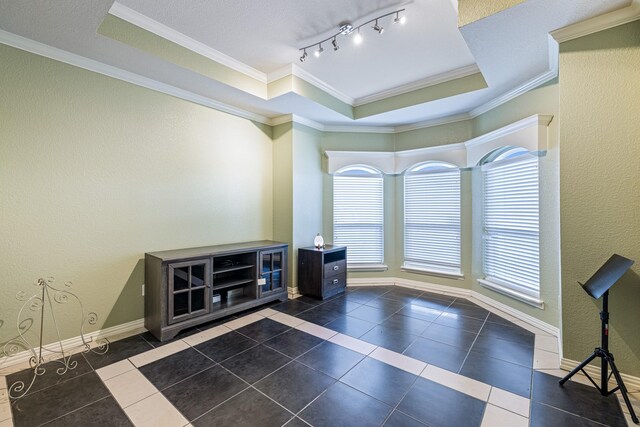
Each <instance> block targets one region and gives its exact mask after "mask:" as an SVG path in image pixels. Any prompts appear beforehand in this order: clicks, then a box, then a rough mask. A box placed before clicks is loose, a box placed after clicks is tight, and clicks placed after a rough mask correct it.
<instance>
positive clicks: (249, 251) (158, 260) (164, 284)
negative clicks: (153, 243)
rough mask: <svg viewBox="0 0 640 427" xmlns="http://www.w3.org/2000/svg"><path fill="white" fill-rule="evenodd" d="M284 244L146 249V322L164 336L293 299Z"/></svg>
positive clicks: (155, 333) (161, 338) (170, 335)
mask: <svg viewBox="0 0 640 427" xmlns="http://www.w3.org/2000/svg"><path fill="white" fill-rule="evenodd" d="M287 252H288V247H287V245H286V244H284V243H279V242H272V241H259V242H247V243H238V244H232V245H219V246H207V247H202V248H189V249H178V250H170V251H161V252H150V253H147V254H145V307H144V308H145V327H146V328H147V330H149V331H150V332H151V333H152V334H153V335H154V336H155V337H156V338H158V339H159V340H160V341H165V340H167V339H171V338H173V337H174V336H175V335H177V334H178V333H179V332H180V331H181V330H182V329H186V328H190V327H192V326H196V325H198V324H201V323H204V322H209V321H211V320H215V319H217V318H220V317H224V316H228V315H230V314H233V313H237V312H239V311H242V310H247V309H249V308H253V307H256V306H258V305H261V304H265V303H267V302H270V301H274V300H281V301H285V300H286V299H287V297H288V296H287V265H288V264H287V260H288V257H287Z"/></svg>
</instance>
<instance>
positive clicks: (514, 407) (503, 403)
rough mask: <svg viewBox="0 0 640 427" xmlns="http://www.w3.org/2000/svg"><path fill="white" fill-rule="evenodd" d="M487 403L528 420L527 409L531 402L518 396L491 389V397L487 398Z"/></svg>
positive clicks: (498, 389)
mask: <svg viewBox="0 0 640 427" xmlns="http://www.w3.org/2000/svg"><path fill="white" fill-rule="evenodd" d="M489 403H491V404H492V405H495V406H499V407H500V408H503V409H506V410H507V411H511V412H515V413H516V414H518V415H522V416H523V417H527V418H529V407H530V405H531V401H530V400H529V399H527V398H526V397H522V396H518V395H517V394H513V393H510V392H508V391H505V390H502V389H500V388H497V387H493V388H492V389H491V395H490V396H489Z"/></svg>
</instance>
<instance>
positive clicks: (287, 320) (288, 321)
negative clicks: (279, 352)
mask: <svg viewBox="0 0 640 427" xmlns="http://www.w3.org/2000/svg"><path fill="white" fill-rule="evenodd" d="M269 319H271V320H275V321H276V322H280V323H282V324H283V325H287V326H291V327H292V328H295V327H296V326H298V325H302V324H303V323H304V322H305V321H304V320H302V319H299V318H297V317H294V316H291V315H289V314H286V313H277V314H274V315H273V316H271V317H269Z"/></svg>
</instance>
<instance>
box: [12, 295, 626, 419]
mask: <svg viewBox="0 0 640 427" xmlns="http://www.w3.org/2000/svg"><path fill="white" fill-rule="evenodd" d="M271 308H273V309H275V310H278V311H281V312H285V313H288V314H291V315H294V316H297V317H299V318H301V319H304V320H307V321H309V322H312V323H316V324H321V325H324V326H325V327H327V328H330V329H333V330H335V331H338V332H342V333H344V334H346V335H350V336H353V337H357V338H360V339H362V340H364V341H368V342H370V343H373V344H375V345H379V346H381V347H384V348H388V349H391V350H394V351H397V352H400V353H404V354H405V355H407V356H410V357H412V358H415V359H418V360H421V361H424V362H426V363H428V364H432V365H435V366H438V367H441V368H444V369H447V370H450V371H453V372H456V373H460V374H462V375H465V376H467V377H470V378H474V379H477V380H479V381H482V382H484V383H487V384H490V385H493V386H496V387H499V388H502V389H504V390H508V391H511V392H513V393H516V394H519V395H521V396H524V397H527V398H531V413H530V420H531V421H530V423H531V425H532V426H572V425H576V426H578V425H581V426H582V425H585V426H586V425H603V424H604V425H611V426H623V425H626V423H625V421H624V418H623V416H622V414H621V411H620V407H619V405H618V402H617V399H616V398H615V396H612V397H610V398H602V397H601V396H600V395H599V394H598V393H597V392H596V391H595V389H593V388H591V387H587V386H584V385H581V384H578V383H573V382H570V383H568V384H567V385H566V386H565V388H560V387H558V385H557V380H558V379H557V378H556V377H552V376H549V375H546V374H544V373H541V372H535V371H533V369H532V363H533V362H532V361H533V348H534V339H535V337H534V335H533V334H531V333H530V332H529V331H527V330H525V329H522V328H520V327H518V326H516V325H513V324H510V322H508V321H506V320H504V319H502V318H500V317H498V316H495V315H494V314H492V313H489V312H488V311H486V310H484V309H483V308H481V307H479V306H477V305H474V304H472V303H470V302H469V301H467V300H464V299H455V298H452V297H447V296H443V295H436V294H430V293H426V292H420V291H416V290H413V289H404V288H388V287H372V288H369V287H363V288H353V289H351V288H350V289H349V292H347V293H346V294H344V295H340V296H338V297H335V298H332V299H330V300H328V301H317V300H313V299H310V298H306V297H302V298H299V299H297V300H292V301H287V302H285V303H282V304H277V305H273V306H272V307H271ZM226 320H228V319H226ZM217 323H219V322H217ZM212 326H215V324H212V325H206V326H203V327H201V328H199V329H194V330H191V331H185V332H183V333H182V334H181V335H180V336H178V337H176V339H180V338H182V337H186V336H189V335H191V334H193V333H196V332H199V331H200V330H201V329H202V330H204V329H206V328H207V327H212ZM164 344H166V343H162V345H164ZM159 345H161V344H160V343H158V342H156V341H155V340H154V339H153V338H152V337H150V336H149V335H148V334H141V335H138V336H134V337H131V338H128V339H126V340H121V341H117V342H113V343H112V344H111V347H110V349H109V353H108V354H107V355H106V356H97V355H78V356H74V358H75V360H77V361H78V366H77V368H76V369H75V370H74V371H73V372H72V373H71V372H70V373H69V374H67V375H64V376H62V377H59V376H57V375H55V373H54V372H55V370H54V369H48V370H47V374H45V376H43V377H42V378H38V380H37V381H36V385H35V386H34V388H33V389H32V390H31V391H30V393H29V394H28V395H27V396H25V397H24V398H22V399H19V400H17V401H13V402H12V411H13V417H14V424H15V425H16V426H36V425H43V424H46V425H114V426H119V425H123V426H125V425H131V422H130V420H129V418H128V417H127V415H125V413H124V411H123V410H122V409H121V408H120V406H119V405H118V404H117V402H116V401H115V400H114V398H113V397H112V396H111V394H110V393H109V390H108V389H107V388H106V387H105V385H104V383H103V382H102V381H101V379H100V377H98V375H97V374H96V373H95V369H98V368H99V367H103V366H106V365H108V364H111V363H115V362H117V361H120V360H123V359H126V358H129V357H131V356H133V355H135V354H138V353H141V352H144V351H147V350H150V349H152V348H153V347H154V346H159ZM53 367H54V365H51V366H48V368H53ZM139 371H140V372H141V373H142V375H144V377H146V378H147V380H148V381H149V382H151V383H152V384H153V385H154V386H155V387H156V388H157V389H158V390H160V392H161V393H162V395H164V396H165V397H166V398H167V399H168V401H169V402H171V404H173V405H174V406H175V407H176V408H177V409H178V411H180V413H181V414H182V415H183V416H184V417H185V418H186V419H187V420H188V421H189V422H190V423H191V424H192V425H193V426H211V425H216V426H243V425H247V426H272V425H273V426H282V425H285V424H286V425H287V426H304V425H308V424H310V425H313V426H382V425H384V426H425V425H427V426H479V425H480V424H481V422H482V420H483V415H484V412H485V406H486V405H487V404H486V402H484V401H482V400H478V399H475V398H473V397H470V396H469V395H467V394H464V393H461V392H459V391H456V390H453V389H451V388H448V387H445V386H443V385H441V384H438V383H436V382H433V381H430V380H427V379H425V378H422V377H418V376H416V375H413V374H410V373H408V372H406V371H403V370H400V369H398V368H395V367H393V366H391V365H388V364H386V363H382V362H380V361H378V360H376V359H373V358H371V357H368V356H365V355H362V354H360V353H356V352H354V351H352V350H349V349H347V348H345V347H342V346H340V345H336V344H334V343H332V342H329V341H325V340H323V339H320V338H318V337H316V336H313V335H310V334H307V333H305V332H302V331H300V330H297V329H291V328H289V327H288V326H285V325H283V324H282V323H278V322H275V321H273V320H270V319H263V320H259V321H257V322H255V323H252V324H250V325H248V326H245V327H242V328H239V329H237V330H236V331H234V332H229V333H226V334H224V335H221V336H219V337H217V338H214V339H212V340H209V341H206V342H204V343H201V344H199V345H197V346H195V347H193V348H191V347H190V348H188V349H186V350H183V351H180V352H178V353H175V354H172V355H170V356H167V357H165V358H162V359H160V360H157V361H155V362H152V363H150V364H148V365H145V366H143V367H141V368H140V369H139ZM30 375H32V374H31V373H30V372H28V371H22V372H19V373H16V374H13V375H10V376H9V377H8V378H7V383H8V385H9V386H11V385H12V384H13V383H14V382H15V381H18V380H26V381H30Z"/></svg>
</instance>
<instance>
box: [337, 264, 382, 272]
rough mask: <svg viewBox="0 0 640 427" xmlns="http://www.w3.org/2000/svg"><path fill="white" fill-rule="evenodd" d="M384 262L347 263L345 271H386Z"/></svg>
mask: <svg viewBox="0 0 640 427" xmlns="http://www.w3.org/2000/svg"><path fill="white" fill-rule="evenodd" d="M388 269H389V267H387V265H386V264H358V265H353V264H352V265H347V271H387V270H388Z"/></svg>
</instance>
